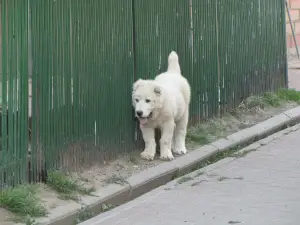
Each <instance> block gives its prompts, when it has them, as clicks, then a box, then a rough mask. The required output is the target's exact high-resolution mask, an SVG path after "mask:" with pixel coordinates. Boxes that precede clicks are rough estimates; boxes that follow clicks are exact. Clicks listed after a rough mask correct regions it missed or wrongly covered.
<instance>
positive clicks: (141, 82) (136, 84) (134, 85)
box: [132, 79, 144, 92]
mask: <svg viewBox="0 0 300 225" xmlns="http://www.w3.org/2000/svg"><path fill="white" fill-rule="evenodd" d="M143 83H144V80H142V79H138V80H137V81H136V82H134V84H133V88H132V90H133V92H135V91H136V89H138V87H140V86H141V85H142V84H143Z"/></svg>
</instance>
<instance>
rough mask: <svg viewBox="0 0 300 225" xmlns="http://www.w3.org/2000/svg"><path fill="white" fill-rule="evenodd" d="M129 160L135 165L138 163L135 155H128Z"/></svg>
mask: <svg viewBox="0 0 300 225" xmlns="http://www.w3.org/2000/svg"><path fill="white" fill-rule="evenodd" d="M129 162H131V163H132V164H135V165H136V164H138V159H137V157H136V156H135V155H129Z"/></svg>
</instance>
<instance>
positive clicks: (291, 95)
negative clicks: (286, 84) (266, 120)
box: [277, 89, 300, 104]
mask: <svg viewBox="0 0 300 225" xmlns="http://www.w3.org/2000/svg"><path fill="white" fill-rule="evenodd" d="M277 95H278V97H279V98H280V99H282V100H285V101H292V102H296V103H298V104H300V92H299V91H296V90H295V89H280V90H279V91H278V92H277Z"/></svg>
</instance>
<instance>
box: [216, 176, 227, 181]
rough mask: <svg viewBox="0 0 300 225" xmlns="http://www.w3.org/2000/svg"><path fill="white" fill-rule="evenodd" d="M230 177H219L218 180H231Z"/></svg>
mask: <svg viewBox="0 0 300 225" xmlns="http://www.w3.org/2000/svg"><path fill="white" fill-rule="evenodd" d="M229 179H230V178H229V177H219V179H218V181H223V180H229Z"/></svg>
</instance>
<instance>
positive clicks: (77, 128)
mask: <svg viewBox="0 0 300 225" xmlns="http://www.w3.org/2000/svg"><path fill="white" fill-rule="evenodd" d="M0 2H1V32H2V33H1V46H2V55H1V56H2V63H1V84H2V85H1V88H2V95H1V100H2V102H1V113H2V116H1V150H0V182H1V185H2V186H3V185H15V184H17V183H20V182H21V181H28V180H29V181H32V180H33V181H36V180H40V179H42V178H43V175H44V173H45V171H47V170H48V169H53V168H56V169H57V168H67V169H69V170H76V169H78V168H80V169H82V168H84V167H85V166H87V167H88V166H90V165H91V164H93V163H98V164H100V163H101V161H103V160H107V159H110V158H112V157H115V156H116V154H118V153H126V152H127V151H132V150H133V149H135V148H136V143H137V141H136V139H137V137H136V133H137V126H136V123H135V121H134V117H133V113H132V106H131V87H132V83H133V82H134V80H136V79H137V78H153V77H154V76H155V75H156V74H158V73H159V72H162V71H164V70H165V69H166V65H167V56H168V54H169V52H170V51H171V50H176V51H177V52H178V54H179V57H180V63H181V66H182V71H183V74H184V75H185V76H186V77H187V78H188V80H189V81H190V83H191V86H192V105H191V123H196V122H198V121H199V120H201V119H205V118H209V117H213V116H220V115H222V113H224V112H225V111H226V110H228V109H230V108H232V107H235V106H236V105H237V104H239V103H240V102H241V101H242V100H243V99H244V98H246V97H248V96H249V95H250V94H259V93H262V92H266V91H273V90H277V89H278V88H281V87H285V86H286V66H287V64H286V51H285V46H286V45H285V27H284V25H285V14H284V3H283V1H281V0H264V1H260V0H239V1H236V0H151V1H149V0H103V1H99V0H88V1H87V0H56V1H53V0H0ZM5 84H6V85H5Z"/></svg>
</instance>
